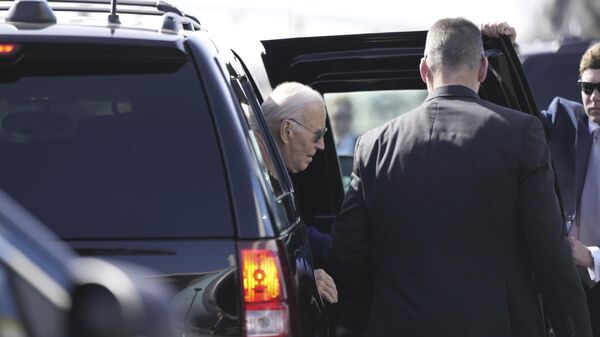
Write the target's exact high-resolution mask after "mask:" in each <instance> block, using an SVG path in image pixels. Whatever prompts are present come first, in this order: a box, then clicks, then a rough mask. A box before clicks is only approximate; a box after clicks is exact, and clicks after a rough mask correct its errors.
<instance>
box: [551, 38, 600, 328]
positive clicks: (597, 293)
mask: <svg viewBox="0 0 600 337" xmlns="http://www.w3.org/2000/svg"><path fill="white" fill-rule="evenodd" d="M579 78H580V82H579V83H580V86H581V101H582V103H583V104H581V103H578V102H573V101H569V100H566V99H564V98H561V97H556V98H555V99H554V100H553V101H552V103H551V104H550V106H549V107H548V110H546V111H544V112H543V115H544V122H545V123H546V125H547V130H548V144H549V146H550V151H551V152H552V156H553V158H554V160H553V161H554V166H555V168H556V175H557V177H558V183H559V187H560V192H561V197H562V201H563V211H564V217H565V219H566V220H567V224H566V227H567V231H568V233H569V240H570V243H571V248H572V254H573V258H574V259H575V263H576V264H577V266H578V267H579V268H580V274H581V278H582V279H583V281H584V283H585V286H586V287H585V290H586V293H587V300H588V306H589V311H590V317H591V319H592V330H593V331H594V336H595V337H599V336H600V286H598V283H597V282H598V281H600V249H599V248H598V246H600V127H599V123H600V44H595V45H593V46H591V47H590V48H589V49H588V50H587V51H586V52H585V53H584V54H583V56H582V58H581V63H580V66H579Z"/></svg>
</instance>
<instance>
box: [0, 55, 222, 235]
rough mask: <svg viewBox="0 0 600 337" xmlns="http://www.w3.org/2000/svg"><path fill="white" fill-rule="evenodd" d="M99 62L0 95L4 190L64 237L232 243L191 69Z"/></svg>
mask: <svg viewBox="0 0 600 337" xmlns="http://www.w3.org/2000/svg"><path fill="white" fill-rule="evenodd" d="M70 61H72V60H70ZM106 62H108V61H106ZM106 62H105V63H104V64H102V65H101V67H100V66H99V65H98V64H96V65H94V64H93V63H92V64H90V65H89V66H88V65H87V63H83V64H82V65H78V67H77V68H69V66H68V65H65V64H58V65H56V64H53V65H52V67H54V69H59V70H60V69H65V74H60V73H55V72H50V71H49V72H50V73H51V74H48V72H44V71H40V69H39V68H40V66H39V65H36V67H37V68H36V69H35V71H36V72H35V73H34V75H33V76H23V77H20V78H19V79H17V80H15V81H14V82H11V83H1V84H0V161H1V162H2V163H3V165H2V166H1V167H0V188H2V189H4V190H5V191H6V192H8V193H9V194H10V195H12V196H13V197H14V198H15V199H16V200H17V201H18V202H20V203H21V204H22V205H24V206H25V208H27V209H29V210H30V211H31V212H32V213H34V214H36V216H37V217H38V218H40V219H41V220H42V221H43V222H44V223H45V224H47V225H48V226H49V227H51V228H52V229H53V230H54V231H55V232H57V233H58V234H59V235H60V236H62V237H63V238H153V237H171V238H177V237H193V236H202V237H206V236H211V237H220V236H230V235H232V233H233V224H232V220H231V212H230V209H229V201H228V196H227V190H226V185H225V177H224V172H223V167H222V160H221V155H220V151H219V147H218V144H217V141H216V134H215V130H214V127H213V123H212V119H211V116H210V113H209V111H208V107H207V103H206V101H205V100H204V96H203V95H202V92H203V89H202V87H201V83H200V80H199V78H198V77H197V76H196V72H195V68H194V67H193V65H192V64H191V62H189V61H188V62H180V61H178V62H180V64H179V63H178V64H177V65H176V66H172V65H168V66H165V64H164V62H163V63H161V64H153V63H152V62H149V61H148V62H146V61H144V62H146V63H145V64H143V65H141V64H140V63H139V62H138V63H137V64H136V69H135V72H128V69H127V68H124V67H128V66H130V65H123V64H118V63H115V64H114V65H113V64H109V63H106ZM24 64H25V65H27V63H24ZM99 68H100V69H103V71H104V72H103V73H102V74H101V75H98V74H97V71H96V73H93V72H88V70H90V69H99ZM165 69H167V70H165ZM109 70H110V71H112V72H113V73H112V74H111V72H110V71H109ZM23 71H24V72H27V69H24V70H23ZM38 74H39V75H38Z"/></svg>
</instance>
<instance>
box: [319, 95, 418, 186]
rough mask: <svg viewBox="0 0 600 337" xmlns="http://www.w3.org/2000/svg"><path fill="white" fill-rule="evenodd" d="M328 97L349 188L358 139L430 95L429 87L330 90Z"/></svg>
mask: <svg viewBox="0 0 600 337" xmlns="http://www.w3.org/2000/svg"><path fill="white" fill-rule="evenodd" d="M324 97H325V106H326V108H327V114H328V115H329V121H330V123H331V129H332V132H333V139H334V142H335V147H336V152H337V155H338V159H339V161H340V168H341V171H342V180H343V184H344V190H346V189H347V188H348V185H349V183H350V173H351V172H352V160H353V158H352V156H353V154H354V145H355V143H356V139H357V138H358V137H359V136H360V135H362V134H363V133H365V132H366V131H368V130H370V129H373V128H376V127H378V126H381V125H383V124H385V123H386V122H388V121H390V120H392V119H393V118H395V117H397V116H400V115H401V114H403V113H405V112H407V111H410V110H412V109H414V108H416V107H417V106H419V105H420V104H421V103H423V101H424V100H425V98H426V97H427V90H424V89H407V90H376V91H356V92H344V93H326V94H325V95H324Z"/></svg>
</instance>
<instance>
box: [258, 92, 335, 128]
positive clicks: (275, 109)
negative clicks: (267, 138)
mask: <svg viewBox="0 0 600 337" xmlns="http://www.w3.org/2000/svg"><path fill="white" fill-rule="evenodd" d="M312 104H320V105H321V106H323V109H325V102H324V101H323V97H322V96H321V94H319V92H317V91H316V90H314V89H312V88H311V87H309V86H307V85H304V84H302V83H298V82H284V83H281V84H280V85H278V86H277V87H276V88H275V89H274V90H273V92H272V93H271V95H269V97H267V99H266V100H265V101H264V102H263V104H262V105H261V108H262V111H263V114H264V116H265V119H266V120H267V124H268V125H269V129H270V130H271V133H273V134H276V133H277V132H278V130H279V126H280V125H281V120H283V119H296V120H300V121H302V119H303V115H304V113H306V106H307V105H312ZM323 111H324V110H323Z"/></svg>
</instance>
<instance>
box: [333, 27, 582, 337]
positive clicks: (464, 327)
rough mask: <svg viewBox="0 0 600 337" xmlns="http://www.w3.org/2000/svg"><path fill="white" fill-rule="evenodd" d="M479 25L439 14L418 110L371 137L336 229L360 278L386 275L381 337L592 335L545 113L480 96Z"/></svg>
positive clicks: (378, 321) (337, 241)
mask: <svg viewBox="0 0 600 337" xmlns="http://www.w3.org/2000/svg"><path fill="white" fill-rule="evenodd" d="M487 66H488V63H487V59H486V58H485V57H484V54H483V44H482V41H481V35H480V31H479V29H478V28H477V27H476V26H474V25H473V24H472V23H471V22H469V21H467V20H464V19H460V18H459V19H443V20H440V21H438V22H436V23H435V24H434V25H433V26H432V27H431V29H430V31H429V33H428V35H427V42H426V46H425V56H424V57H423V59H422V60H421V65H420V72H421V78H422V79H423V81H424V82H425V83H426V84H427V88H428V90H429V96H428V97H427V99H426V101H425V102H424V103H423V104H422V105H421V106H420V107H419V108H417V109H416V110H414V111H411V112H408V113H406V114H404V115H402V116H400V117H398V118H396V119H394V120H392V121H391V122H389V123H387V124H386V125H384V126H382V127H380V128H378V129H375V130H372V131H370V132H367V133H366V134H364V135H363V136H362V137H361V138H360V139H359V140H358V141H357V145H356V150H355V155H354V157H355V163H354V169H353V174H352V181H351V183H350V188H349V190H348V193H347V195H346V199H345V201H344V204H343V206H342V210H341V212H340V215H339V217H338V218H337V219H336V221H335V222H334V224H333V230H332V232H333V233H332V234H333V250H334V254H335V256H336V257H337V258H338V259H339V260H340V261H341V265H342V267H343V268H345V269H346V271H347V275H356V276H360V275H362V274H364V271H366V270H373V280H372V283H373V286H372V292H373V297H372V303H371V313H370V317H369V323H368V330H367V334H368V336H395V335H402V336H410V337H419V336H460V337H469V336H473V337H482V336H485V337H496V336H497V337H507V336H527V337H536V336H544V335H545V327H544V313H543V312H542V309H541V303H540V297H539V294H540V293H541V295H542V299H543V301H544V307H545V309H546V312H545V314H547V315H548V316H549V317H550V320H551V322H552V325H553V327H554V331H555V334H556V336H558V337H562V336H591V329H590V323H589V316H588V313H587V310H586V304H585V294H584V292H583V289H582V287H581V284H580V280H579V278H578V276H577V272H576V269H575V266H574V264H573V259H572V257H571V252H570V249H569V244H568V242H567V239H566V237H565V235H564V228H563V225H562V219H561V215H560V210H559V205H558V201H557V198H556V195H555V191H554V179H553V176H554V173H553V171H552V168H551V165H550V158H549V151H548V148H547V145H546V142H545V139H544V132H543V129H542V125H541V122H540V121H539V120H538V119H536V118H535V117H532V116H529V115H526V114H524V113H522V112H519V111H514V110H511V109H507V108H503V107H500V106H497V105H494V104H492V103H489V102H487V101H483V100H481V99H479V97H478V96H477V94H476V92H477V91H478V88H479V85H480V83H481V82H482V81H483V80H484V79H485V76H486V73H487Z"/></svg>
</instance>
